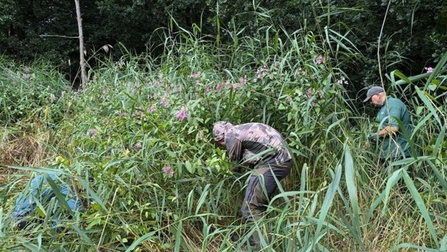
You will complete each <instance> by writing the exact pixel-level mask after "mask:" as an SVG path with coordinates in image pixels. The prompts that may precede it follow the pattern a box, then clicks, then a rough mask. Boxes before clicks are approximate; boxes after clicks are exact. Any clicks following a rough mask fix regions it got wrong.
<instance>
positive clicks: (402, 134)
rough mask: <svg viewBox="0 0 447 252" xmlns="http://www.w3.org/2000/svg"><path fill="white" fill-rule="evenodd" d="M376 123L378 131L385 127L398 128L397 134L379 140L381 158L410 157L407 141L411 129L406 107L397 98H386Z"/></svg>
mask: <svg viewBox="0 0 447 252" xmlns="http://www.w3.org/2000/svg"><path fill="white" fill-rule="evenodd" d="M377 121H378V122H379V129H378V130H379V131H380V130H381V129H383V128H385V127H386V126H396V127H399V131H398V132H397V134H395V135H394V136H391V137H384V138H382V139H381V147H382V151H381V155H380V156H381V158H382V159H398V158H402V157H408V156H410V146H409V144H408V141H407V139H409V138H410V137H411V134H412V132H413V129H412V127H411V124H410V114H409V112H408V109H407V106H405V104H404V103H403V102H402V101H401V100H399V99H397V98H393V97H387V99H386V100H385V103H384V104H383V106H382V107H381V108H380V110H379V112H378V113H377Z"/></svg>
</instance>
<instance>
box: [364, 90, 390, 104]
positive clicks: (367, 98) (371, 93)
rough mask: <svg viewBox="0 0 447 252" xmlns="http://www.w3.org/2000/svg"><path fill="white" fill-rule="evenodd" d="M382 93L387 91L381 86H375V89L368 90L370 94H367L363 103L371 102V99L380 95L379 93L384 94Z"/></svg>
mask: <svg viewBox="0 0 447 252" xmlns="http://www.w3.org/2000/svg"><path fill="white" fill-rule="evenodd" d="M382 92H385V90H384V89H383V88H382V87H379V86H374V87H372V88H370V89H368V92H366V99H365V100H363V102H367V101H369V99H371V96H373V95H375V94H378V93H382Z"/></svg>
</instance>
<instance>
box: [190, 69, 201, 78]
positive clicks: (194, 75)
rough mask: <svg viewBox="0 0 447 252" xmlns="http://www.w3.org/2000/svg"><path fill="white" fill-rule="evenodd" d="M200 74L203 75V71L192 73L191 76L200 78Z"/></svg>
mask: <svg viewBox="0 0 447 252" xmlns="http://www.w3.org/2000/svg"><path fill="white" fill-rule="evenodd" d="M200 75H202V72H200V71H198V72H197V73H195V74H191V75H190V76H189V77H191V78H193V79H198V78H200Z"/></svg>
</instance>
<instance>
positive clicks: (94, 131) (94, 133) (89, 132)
mask: <svg viewBox="0 0 447 252" xmlns="http://www.w3.org/2000/svg"><path fill="white" fill-rule="evenodd" d="M96 133H97V131H96V130H95V129H89V130H88V134H89V135H90V138H91V139H95V136H96Z"/></svg>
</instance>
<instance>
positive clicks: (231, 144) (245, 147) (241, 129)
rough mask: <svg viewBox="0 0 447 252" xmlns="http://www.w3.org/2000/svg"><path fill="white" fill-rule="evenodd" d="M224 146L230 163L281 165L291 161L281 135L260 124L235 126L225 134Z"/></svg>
mask: <svg viewBox="0 0 447 252" xmlns="http://www.w3.org/2000/svg"><path fill="white" fill-rule="evenodd" d="M225 144H226V148H227V151H228V157H229V159H230V160H231V161H236V162H240V163H247V164H255V163H258V162H261V163H260V164H282V163H284V162H287V161H289V160H291V159H292V156H291V154H290V152H289V150H288V149H287V148H286V147H285V145H284V139H283V137H282V136H281V134H280V133H279V132H278V131H276V130H275V129H274V128H272V127H270V126H268V125H266V124H262V123H245V124H240V125H235V126H234V127H232V128H231V129H229V130H228V132H227V133H226V134H225Z"/></svg>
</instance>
